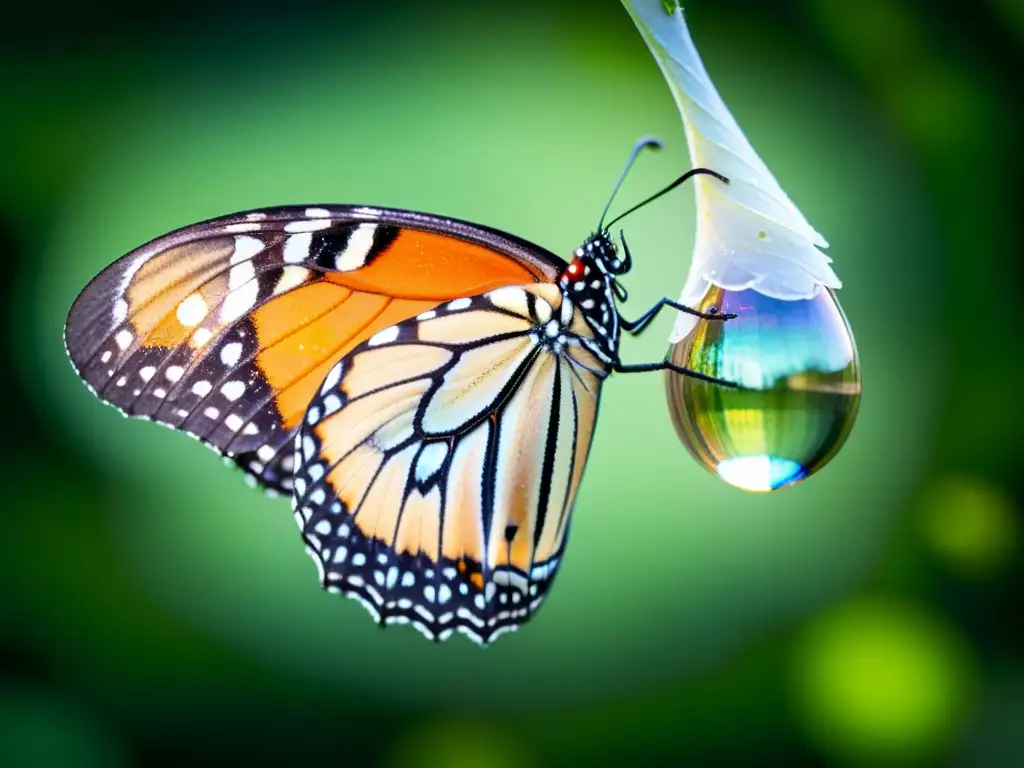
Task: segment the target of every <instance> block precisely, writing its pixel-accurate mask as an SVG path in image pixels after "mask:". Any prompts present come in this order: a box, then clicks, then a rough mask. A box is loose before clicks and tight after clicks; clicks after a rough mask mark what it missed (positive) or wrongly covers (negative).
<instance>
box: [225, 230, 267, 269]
mask: <svg viewBox="0 0 1024 768" xmlns="http://www.w3.org/2000/svg"><path fill="white" fill-rule="evenodd" d="M265 247H266V245H265V244H264V242H263V241H262V240H260V239H259V238H258V237H251V236H250V235H239V236H238V237H236V238H235V252H234V253H233V254H231V262H230V263H231V264H238V263H239V262H240V261H248V260H249V259H251V258H252V257H253V256H255V255H256V254H258V253H259V252H260V251H262V250H263V249H264V248H265Z"/></svg>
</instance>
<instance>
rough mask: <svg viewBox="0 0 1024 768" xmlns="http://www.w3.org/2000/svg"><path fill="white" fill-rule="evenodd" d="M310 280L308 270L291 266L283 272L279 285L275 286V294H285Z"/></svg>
mask: <svg viewBox="0 0 1024 768" xmlns="http://www.w3.org/2000/svg"><path fill="white" fill-rule="evenodd" d="M308 279H309V270H308V269H306V268H305V267H296V266H293V265H291V264H289V265H288V266H286V267H284V269H283V270H282V272H281V277H280V278H278V280H277V285H275V286H274V293H275V294H278V293H284V292H285V291H290V290H291V289H292V288H298V287H299V286H300V285H302V284H303V283H304V282H306V280H308Z"/></svg>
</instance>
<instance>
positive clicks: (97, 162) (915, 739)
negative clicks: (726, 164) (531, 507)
mask: <svg viewBox="0 0 1024 768" xmlns="http://www.w3.org/2000/svg"><path fill="white" fill-rule="evenodd" d="M685 7H686V10H687V12H688V19H689V22H690V26H691V29H692V31H693V34H694V37H695V40H696V42H697V45H698V47H699V48H700V50H701V51H702V53H703V56H704V60H705V63H706V65H707V67H708V69H709V71H710V73H711V76H712V78H713V79H714V81H715V83H716V85H717V86H718V88H719V90H720V92H721V93H722V95H723V98H724V99H725V101H726V103H728V104H729V105H730V107H731V109H732V110H733V112H734V114H735V116H736V117H737V119H738V121H739V123H740V124H741V125H742V126H743V127H744V129H745V131H746V133H747V135H748V137H749V138H750V140H751V142H752V143H753V145H754V146H755V147H756V148H757V149H758V151H759V153H760V154H761V155H762V157H763V158H764V160H765V161H766V162H767V163H768V165H769V167H771V168H772V169H773V171H774V173H775V174H776V176H777V177H778V178H779V180H780V182H781V184H782V186H783V188H784V189H786V190H787V192H788V193H789V195H790V197H791V198H792V199H793V200H794V201H795V202H796V203H797V204H798V205H799V206H800V207H801V209H802V210H803V211H804V213H805V214H806V216H807V218H808V219H809V220H810V221H811V222H812V224H813V225H814V226H815V227H816V228H817V229H819V230H820V231H821V232H822V233H823V234H824V235H825V236H826V237H827V238H828V240H829V241H830V242H831V244H832V245H831V248H830V250H829V254H830V255H831V256H832V258H833V259H834V260H835V266H836V268H837V271H838V273H839V275H840V276H841V277H842V278H843V280H844V282H845V287H844V289H843V290H842V291H841V292H840V294H839V297H840V300H841V301H842V304H843V307H844V309H845V310H846V312H847V315H848V317H849V319H850V322H851V324H852V326H853V328H854V331H855V333H856V336H857V341H858V344H859V347H860V351H861V355H862V360H863V366H864V386H865V393H864V397H863V401H862V407H861V415H860V417H859V420H858V423H857V425H856V427H855V428H854V431H853V434H852V436H851V438H850V440H849V442H848V444H847V446H846V447H845V449H844V450H843V451H842V452H841V453H840V454H839V456H838V457H837V458H836V459H835V460H834V461H833V462H832V464H830V465H829V466H828V467H827V468H826V469H825V470H823V471H822V472H821V474H820V475H817V476H815V477H813V478H812V479H811V480H810V481H808V482H806V483H804V484H802V485H800V486H797V487H795V488H793V489H788V490H785V491H781V492H778V493H777V494H772V495H768V496H765V495H752V494H745V493H743V492H741V491H737V490H735V489H733V488H731V487H729V486H726V485H725V484H724V483H722V482H721V481H719V480H717V479H715V478H714V477H712V476H711V475H710V474H708V473H706V472H705V471H704V470H703V469H701V468H700V467H698V466H697V465H696V464H694V463H693V462H692V460H691V459H690V458H689V457H688V455H687V454H686V452H685V451H684V450H683V448H682V446H681V445H680V444H679V442H678V440H677V439H676V436H675V433H674V431H673V428H672V426H671V423H670V421H669V417H668V412H667V408H666V404H665V399H664V394H663V382H662V380H661V379H660V378H659V377H658V376H656V375H652V376H648V377H643V376H638V377H622V378H616V379H615V380H613V381H612V382H611V383H610V385H609V386H608V388H607V390H606V395H605V398H604V402H603V407H602V417H601V420H600V427H599V429H598V433H597V439H596V443H595V446H594V450H593V452H592V458H591V462H590V466H589V468H588V472H587V477H586V479H585V482H584V485H583V489H582V492H581V494H580V497H579V501H578V503H577V506H576V515H575V521H574V530H573V537H572V543H571V545H570V548H569V551H568V555H567V557H566V560H565V565H564V567H563V569H562V572H561V575H560V576H559V580H558V586H557V587H556V588H555V589H554V591H553V593H552V596H551V598H550V599H549V601H548V603H547V606H546V607H545V609H544V610H543V611H542V612H541V613H540V614H539V616H538V617H537V618H536V619H535V621H533V622H532V623H531V624H530V625H528V626H527V627H525V628H523V629H521V630H520V631H519V632H518V633H515V634H513V635H510V636H506V637H504V638H503V639H501V640H499V641H498V642H497V643H496V644H495V646H493V647H491V648H489V649H486V650H480V649H478V648H476V647H474V646H472V645H471V644H470V643H469V642H468V641H466V640H465V639H464V638H462V637H461V636H460V637H456V638H454V639H453V640H451V641H450V642H448V643H446V644H444V645H441V646H435V645H432V644H429V643H427V642H425V641H423V640H422V638H420V637H419V635H418V634H416V633H415V632H413V631H411V630H409V629H407V628H398V629H393V630H389V631H387V632H382V631H380V630H379V629H378V628H377V627H375V626H374V625H373V623H372V622H371V621H370V620H369V618H368V617H367V615H366V613H365V611H363V610H362V609H361V608H360V607H359V606H358V605H357V604H356V603H354V602H351V601H343V600H341V599H339V598H338V597H336V596H333V595H328V594H326V593H322V592H321V591H320V590H319V589H318V588H317V584H316V571H315V567H314V565H313V563H312V562H310V560H309V558H308V557H307V555H306V554H305V553H304V552H303V547H302V545H301V542H300V539H299V536H298V534H297V531H296V530H295V526H294V523H293V521H292V519H291V515H290V512H289V509H288V503H287V501H285V500H281V499H277V500H269V499H266V498H265V497H264V496H263V495H262V494H260V493H259V492H256V491H253V490H250V489H248V488H246V487H245V485H244V484H243V483H242V481H241V476H240V474H239V473H237V472H235V471H229V470H227V469H224V468H223V467H222V466H221V463H220V462H219V461H218V460H217V458H216V457H215V456H214V455H213V454H212V453H210V452H209V451H206V450H205V449H203V448H201V447H200V446H199V445H197V444H196V443H194V442H192V441H190V440H188V439H186V438H185V437H184V436H183V435H180V434H175V433H172V432H171V431H170V430H164V429H158V428H157V427H156V426H154V425H152V424H148V423H144V422H136V421H127V420H124V419H122V418H120V417H119V416H118V415H117V413H116V412H115V411H113V410H112V409H110V408H108V407H105V406H103V405H101V404H100V403H99V402H98V401H96V400H95V398H93V397H92V396H91V395H90V394H89V393H88V392H87V390H86V389H85V388H84V387H83V386H82V385H81V384H80V383H79V382H78V380H77V379H76V377H75V376H74V374H73V372H72V370H71V367H70V365H69V364H68V363H67V361H66V359H65V358H64V353H63V347H62V343H61V328H62V324H63V321H64V317H65V314H66V311H67V308H68V307H69V305H70V303H71V302H72V300H73V299H74V296H75V295H76V293H77V291H78V290H79V289H80V288H81V287H82V286H83V285H84V284H85V282H86V281H87V280H88V279H89V278H90V277H91V276H92V275H93V274H94V273H95V272H97V271H98V270H99V269H100V268H101V267H102V266H104V265H105V264H107V263H108V262H110V261H112V260H113V259H115V258H116V257H117V256H119V255H121V254H122V253H124V252H126V251H128V250H129V249H131V248H133V247H135V246H136V245H138V244H140V243H142V242H144V241H146V240H149V239H150V238H152V237H155V236H156V235H159V234H162V233H163V232H165V231H168V230H170V229H173V228H176V227H179V226H182V225H184V224H187V223H190V222H193V221H197V220H200V219H204V218H207V217H211V216H216V215H220V214H223V213H228V212H232V211H236V210H242V209H246V208H253V207H258V206H265V205H274V204H284V203H302V202H309V203H314V202H362V203H371V204H381V205H388V206H395V207H405V208H413V209H421V210H427V211H432V212H436V213H443V214H449V215H453V216H458V217H461V218H467V219H470V220H476V221H480V222H484V223H487V224H490V225H492V226H496V227H499V228H503V229H507V230H510V231H513V232H516V233H518V234H520V235H521V236H523V237H526V238H529V239H532V240H534V241H536V242H539V243H543V244H545V245H546V246H547V247H549V248H551V249H552V250H555V251H556V252H559V253H563V254H567V253H569V252H570V250H571V249H572V248H574V247H575V246H576V245H577V244H578V242H579V241H580V240H581V239H582V238H583V237H584V236H585V235H586V234H587V233H588V232H589V231H590V229H591V228H592V227H593V225H594V223H595V220H596V218H597V215H598V213H599V212H600V209H601V206H602V205H603V204H604V201H605V197H606V195H607V193H608V191H609V189H610V186H611V184H612V182H613V181H614V178H615V176H616V174H617V173H618V171H619V168H620V165H621V163H622V161H623V160H624V158H625V155H626V154H627V152H628V151H629V148H630V147H631V145H632V142H633V141H634V140H635V139H636V138H637V137H639V136H640V135H643V134H648V133H654V134H656V135H659V136H661V137H662V138H663V139H664V140H665V141H666V142H667V144H668V147H667V149H666V151H664V152H663V153H662V154H660V155H657V156H654V155H651V156H648V157H645V158H643V159H642V160H641V162H640V163H639V165H638V167H637V169H636V171H635V173H634V174H633V175H632V176H631V178H630V179H629V181H628V183H627V185H626V188H625V189H624V191H623V198H622V200H621V202H620V204H625V203H626V202H628V201H631V200H635V199H638V198H640V197H641V196H643V195H646V194H648V193H650V192H651V191H653V190H654V189H656V188H657V187H658V186H659V185H661V184H663V183H665V182H666V181H668V180H670V179H671V178H673V177H674V176H675V175H676V174H678V173H679V172H681V170H683V169H685V167H686V166H687V159H686V150H685V144H684V138H683V133H682V128H681V124H680V121H679V117H678V113H677V112H676V110H675V106H674V105H673V103H672V100H671V97H670V95H669V92H668V89H667V87H666V86H665V84H664V82H663V80H662V78H661V75H660V73H659V71H658V69H657V66H656V65H655V63H654V61H653V59H652V58H651V57H650V56H649V54H648V52H647V49H646V47H645V46H644V44H643V42H642V40H641V38H640V36H639V34H638V33H637V32H636V30H635V28H634V27H633V25H632V23H631V22H630V20H629V17H628V16H627V14H626V12H625V11H624V10H623V9H622V8H621V6H619V5H618V4H617V3H615V2H611V0H608V1H607V2H575V3H574V2H559V3H547V2H541V1H540V0H537V1H536V2H515V3H508V4H498V3H484V2H475V3H468V2H467V3H440V2H439V3H410V2H403V1H402V0H395V1H393V2H388V3H379V4H370V3H365V4H360V5H359V7H358V8H355V7H346V4H345V3H333V4H315V3H310V2H306V0H294V1H293V2H291V3H288V4H280V3H278V4H273V5H261V4H258V3H251V2H241V1H239V2H223V1H222V2H219V3H216V4H208V3H200V2H199V1H198V0H186V1H185V2H178V3H174V4H169V5H161V6H159V7H157V6H154V7H152V8H148V7H142V6H140V5H139V4H134V3H128V2H124V0H119V1H118V2H104V3H99V4H91V5H89V6H83V5H82V4H78V3H73V2H71V0H63V1H62V0H48V1H44V2H37V3H33V4H31V5H29V6H22V7H19V8H17V9H15V8H13V7H9V8H8V7H5V9H4V11H3V17H2V18H3V21H2V22H0V43H2V45H0V93H2V94H3V102H4V105H5V108H4V116H3V118H2V120H0V137H2V141H0V243H2V245H3V253H4V254H5V256H6V259H5V262H4V263H5V265H6V266H7V268H8V273H7V277H6V279H4V280H3V281H2V286H3V291H4V294H3V299H2V301H3V308H4V310H5V314H4V321H5V331H6V336H5V343H6V348H7V349H8V350H9V353H8V355H7V358H8V361H9V362H8V364H7V366H6V369H5V375H4V376H3V377H2V386H3V387H4V392H3V395H4V399H3V402H4V403H6V404H7V408H6V409H5V412H4V419H3V421H4V425H5V426H4V434H5V436H6V439H5V440H4V446H3V447H4V451H5V452H6V456H5V457H4V458H5V460H4V461H3V462H2V463H0V478H2V480H3V482H4V491H5V496H4V503H3V513H2V523H0V765H4V766H8V765H10V766H21V765H26V766H34V765H85V766H126V765H179V764H183V763H188V764H204V763H213V762H219V763H225V762H229V763H231V762H246V763H249V764H306V763H313V762H314V761H316V762H317V763H318V764H328V765H382V766H407V765H408V766H418V765H423V766H484V767H486V766H496V767H497V766H546V765H565V764H575V763H579V764H588V765H624V764H627V763H645V764H691V763H692V764H701V765H704V764H747V765H755V764H756V765H765V764H785V765H790V766H800V765H821V764H826V765H833V764H834V765H899V766H902V765H915V766H916V765H965V766H975V765H986V766H990V765H999V766H1009V765H1024V619H1022V600H1021V594H1022V592H1021V590H1022V587H1024V569H1022V565H1021V556H1020V549H1021V545H1022V536H1021V512H1020V510H1021V502H1022V499H1024V478H1022V477H1021V473H1020V467H1021V455H1022V449H1021V434H1022V433H1024V419H1022V407H1021V401H1020V396H1019V393H1020V391H1021V389H1020V387H1021V384H1022V377H1021V374H1022V372H1024V358H1022V356H1021V355H1020V349H1021V343H1020V338H1021V336H1020V334H1021V332H1022V331H1024V322H1022V319H1021V315H1020V313H1019V312H1017V311H1016V310H1017V309H1018V308H1019V307H1020V305H1021V304H1020V301H1019V299H1018V294H1019V290H1020V289H1019V285H1020V283H1021V278H1022V277H1024V274H1022V268H1021V263H1022V262H1021V259H1020V254H1021V245H1020V238H1019V235H1018V234H1017V233H1016V227H1017V224H1018V220H1019V213H1018V202H1019V200H1018V198H1019V195H1018V194H1017V189H1018V187H1019V178H1020V176H1019V173H1017V172H1016V171H1017V170H1019V164H1018V162H1017V161H1018V160H1019V158H1018V157H1017V154H1018V152H1019V145H1018V142H1019V138H1020V136H1021V135H1022V133H1024V131H1022V128H1024V111H1022V104H1021V100H1022V99H1021V92H1020V87H1019V81H1020V77H1021V74H1022V68H1021V63H1022V58H1024V56H1022V53H1024V5H1021V4H1020V3H1019V2H1014V0H988V1H987V2H979V3H976V4H973V5H967V4H964V5H962V6H960V7H959V8H957V10H956V11H955V13H954V12H953V11H944V10H939V9H937V8H935V7H933V6H932V5H931V4H929V3H926V2H924V0H916V1H915V0H864V1H863V2H860V3H840V2H837V1H835V0H776V1H774V2H768V1H767V0H758V1H757V2H755V1H754V0H717V1H716V2H710V0H692V2H690V3H688V4H685ZM692 220H693V201H692V193H690V192H689V191H681V192H678V193H675V194H674V195H673V196H672V197H671V198H669V199H667V200H664V201H661V202H659V203H658V204H656V205H652V206H650V207H648V208H647V209H645V210H643V211H641V212H639V213H637V214H635V215H633V216H631V217H630V218H629V219H628V220H627V221H626V222H625V227H626V230H627V233H628V235H629V238H630V245H631V248H632V250H633V252H634V255H635V260H636V266H635V268H634V272H633V273H632V274H631V275H630V276H629V279H628V280H627V285H628V287H629V290H630V293H631V301H630V304H629V307H631V308H632V309H631V310H630V309H627V311H628V312H629V314H636V313H637V311H638V310H639V309H640V308H643V307H646V306H647V305H648V304H649V303H651V302H652V301H653V300H655V299H656V298H657V297H659V296H661V295H662V294H663V293H664V292H666V291H667V292H668V293H669V294H670V295H674V294H676V293H677V292H678V290H679V288H680V287H681V286H682V282H683V279H684V276H685V272H686V268H687V265H688V258H689V257H688V254H689V249H690V247H691V244H692V237H693V231H692ZM670 323H671V319H670V318H667V317H666V318H662V319H661V320H660V322H659V324H658V326H657V329H656V330H653V331H651V332H649V333H648V334H647V335H646V336H645V337H644V338H642V339H640V340H636V341H627V342H626V345H625V348H624V352H623V354H624V358H625V359H626V360H628V361H633V360H636V361H640V360H651V359H657V358H658V357H660V356H661V355H662V354H663V353H664V350H665V345H666V342H665V340H666V337H667V334H668V329H669V326H670Z"/></svg>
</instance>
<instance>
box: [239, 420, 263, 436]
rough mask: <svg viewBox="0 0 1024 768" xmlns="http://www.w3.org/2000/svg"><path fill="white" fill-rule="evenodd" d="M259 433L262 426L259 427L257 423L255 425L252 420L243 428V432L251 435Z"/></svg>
mask: <svg viewBox="0 0 1024 768" xmlns="http://www.w3.org/2000/svg"><path fill="white" fill-rule="evenodd" d="M259 433H260V428H259V427H257V426H256V425H255V424H254V423H253V422H251V421H250V422H249V423H248V424H246V425H245V429H243V430H242V434H243V435H249V436H250V437H251V436H252V435H258V434H259Z"/></svg>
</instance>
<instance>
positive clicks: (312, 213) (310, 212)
mask: <svg viewBox="0 0 1024 768" xmlns="http://www.w3.org/2000/svg"><path fill="white" fill-rule="evenodd" d="M305 213H306V216H308V217H309V218H311V219H325V218H328V217H329V216H330V215H331V212H330V211H328V210H327V209H326V208H307V209H306V211H305Z"/></svg>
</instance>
